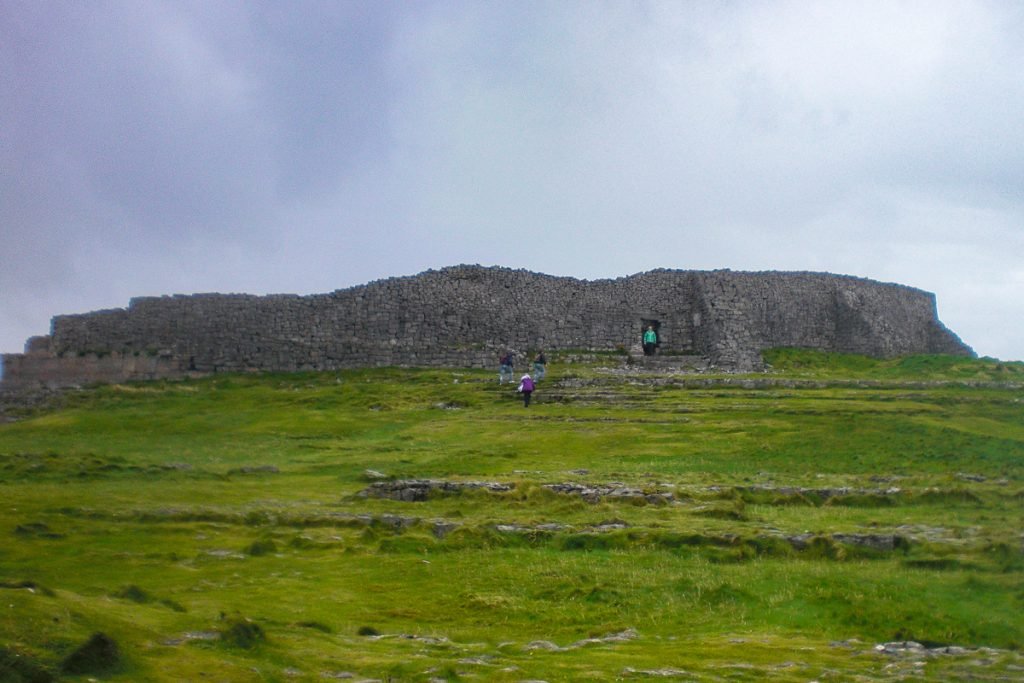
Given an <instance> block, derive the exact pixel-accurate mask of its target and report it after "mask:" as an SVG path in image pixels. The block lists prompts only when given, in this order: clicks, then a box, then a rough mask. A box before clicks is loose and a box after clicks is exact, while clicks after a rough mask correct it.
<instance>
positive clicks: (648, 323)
mask: <svg viewBox="0 0 1024 683" xmlns="http://www.w3.org/2000/svg"><path fill="white" fill-rule="evenodd" d="M648 328H650V329H652V330H654V344H648V343H647V342H645V341H644V335H646V333H647V330H648ZM659 346H661V321H660V320H655V319H654V318H640V347H641V348H642V349H643V350H644V355H645V356H653V355H654V352H655V351H657V349H658V347H659Z"/></svg>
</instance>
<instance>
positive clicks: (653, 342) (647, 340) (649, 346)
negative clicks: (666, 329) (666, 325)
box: [644, 325, 658, 356]
mask: <svg viewBox="0 0 1024 683" xmlns="http://www.w3.org/2000/svg"><path fill="white" fill-rule="evenodd" d="M657 345H658V333H657V332H655V331H654V327H653V326H651V325H648V326H647V331H646V332H644V355H645V356H653V355H654V349H655V347H657Z"/></svg>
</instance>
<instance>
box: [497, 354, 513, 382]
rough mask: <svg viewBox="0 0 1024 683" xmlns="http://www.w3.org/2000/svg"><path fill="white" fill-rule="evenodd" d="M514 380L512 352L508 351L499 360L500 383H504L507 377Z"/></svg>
mask: <svg viewBox="0 0 1024 683" xmlns="http://www.w3.org/2000/svg"><path fill="white" fill-rule="evenodd" d="M506 377H507V378H508V381H509V382H511V381H512V352H511V351H506V352H505V355H503V356H502V357H501V360H500V361H498V384H504V382H505V378H506Z"/></svg>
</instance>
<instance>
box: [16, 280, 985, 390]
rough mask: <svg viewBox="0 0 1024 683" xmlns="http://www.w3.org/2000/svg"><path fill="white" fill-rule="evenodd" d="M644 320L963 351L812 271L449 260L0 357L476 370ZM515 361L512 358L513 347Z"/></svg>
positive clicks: (745, 355) (55, 376) (909, 295)
mask: <svg viewBox="0 0 1024 683" xmlns="http://www.w3.org/2000/svg"><path fill="white" fill-rule="evenodd" d="M645 321H656V322H657V324H658V325H659V329H658V331H659V352H660V353H662V354H673V353H674V354H696V355H702V356H704V357H706V358H707V359H708V360H709V361H710V362H711V363H714V364H716V365H718V366H722V367H727V368H734V369H752V368H757V367H759V365H760V362H761V361H760V352H761V351H762V350H763V349H766V348H771V347H778V346H798V347H807V348H815V349H822V350H830V351H849V352H856V353H864V354H868V355H873V356H880V357H890V356H896V355H903V354H909V353H952V354H961V355H969V354H972V351H971V350H970V348H968V347H966V346H965V345H964V344H963V343H962V342H961V341H960V340H959V338H957V337H956V335H954V334H953V333H952V332H950V331H949V330H947V329H946V328H945V327H944V326H943V325H942V324H941V323H940V322H939V321H938V319H937V315H936V309H935V299H934V296H933V295H932V294H929V293H927V292H923V291H920V290H917V289H912V288H909V287H904V286H901V285H894V284H884V283H879V282H874V281H871V280H865V279H860V278H853V277H847V276H836V275H830V274H822V273H776V272H769V273H741V272H732V271H679V270H655V271H650V272H647V273H641V274H638V275H633V276H630V277H625V278H619V279H615V280H592V281H586V280H577V279H574V278H566V277H553V276H549V275H543V274H538V273H532V272H528V271H525V270H511V269H507V268H484V267H480V266H455V267H451V268H445V269H442V270H438V271H427V272H424V273H421V274H419V275H415V276H410V277H399V278H390V279H386V280H379V281H376V282H371V283H369V284H366V285H361V286H358V287H352V288H350V289H343V290H338V291H335V292H332V293H330V294H317V295H311V296H295V295H272V296H252V295H239V294H197V295H189V296H183V295H175V296H164V297H144V298H136V299H132V300H131V302H130V303H129V306H128V308H126V309H114V310H106V311H96V312H93V313H85V314H80V315H61V316H57V317H55V318H54V319H53V322H52V330H51V335H50V336H49V337H42V338H33V340H30V342H29V344H28V345H27V347H26V353H25V354H8V355H6V356H4V380H3V385H4V387H5V388H17V387H18V386H30V385H38V384H45V385H50V386H57V385H66V384H76V383H81V382H93V381H106V382H117V381H123V380H127V379H153V378H161V377H175V376H183V375H185V374H187V373H190V372H195V373H209V372H234V371H251V370H256V371H264V370H267V371H297V370H330V369H336V368H344V367H361V366H387V365H407V366H450V367H490V366H492V365H494V364H495V362H496V358H497V355H498V353H499V352H500V351H501V350H503V349H505V348H511V349H514V350H516V351H518V352H519V353H520V354H525V353H527V351H528V350H534V349H538V348H544V349H547V350H551V351H557V350H566V349H588V350H608V351H610V350H616V349H633V348H635V347H636V346H637V345H638V344H639V340H640V334H641V330H642V325H643V324H644V323H645ZM520 359H521V360H522V355H520Z"/></svg>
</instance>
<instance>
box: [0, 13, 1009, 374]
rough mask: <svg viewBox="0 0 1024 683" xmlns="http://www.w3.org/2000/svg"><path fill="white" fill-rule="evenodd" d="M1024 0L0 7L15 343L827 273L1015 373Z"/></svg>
mask: <svg viewBox="0 0 1024 683" xmlns="http://www.w3.org/2000/svg"><path fill="white" fill-rule="evenodd" d="M1021 36H1024V3H1021V2H1016V1H1015V0H1002V1H992V2H987V1H985V0H977V1H973V2H947V1H945V0H922V1H921V2H899V1H896V0H884V1H880V2H871V1H865V2H862V1H858V2H848V1H846V0H841V1H837V2H829V1H827V0H825V1H822V0H814V1H811V0H799V1H795V2H786V1H778V2H776V1H771V0H768V1H764V2H760V1H759V2H726V1H718V2H700V1H692V0H685V1H683V0H678V1H676V2H626V1H625V0H620V1H617V2H599V1H594V0H586V1H582V0H581V1H579V2H572V1H570V0H556V1H552V2H531V1H529V0H511V1H508V2H504V1H500V0H499V1H488V2H482V1H476V0H462V1H459V2H450V1H433V0H416V1H415V2H413V1H411V0H410V1H408V2H387V1H382V0H366V1H360V2H341V1H331V2H313V1H309V0H297V1H293V0H278V1H273V2H272V1H270V0H246V1H244V2H241V1H239V2H233V1H229V0H212V1H211V0H197V1H196V2H188V1H169V0H168V1H163V0H124V1H121V2H117V1H104V0H95V1H91V2H73V1H71V0H44V1H41V0H0V351H3V352H20V351H21V350H22V346H23V344H24V342H25V339H26V338H27V337H28V336H30V335H36V334H45V333H47V332H48V330H49V320H50V318H51V317H52V316H53V315H57V314H63V313H80V312H85V311H90V310H96V309H102V308H114V307H123V306H126V305H127V303H128V300H129V298H130V297H132V296H138V295H159V294H173V293H193V292H214V291H219V292H248V293H255V294H264V293H274V292H290V293H297V294H309V293H316V292H329V291H332V290H335V289H339V288H344V287H349V286H352V285H356V284H361V283H364V282H367V281H370V280H374V279H378V278H383V277H389V276H394V275H411V274H415V273H418V272H420V271H423V270H426V269H428V268H440V267H444V266H447V265H455V264H459V263H480V264H484V265H502V266H509V267H513V268H527V269H530V270H534V271H540V272H544V273H549V274H553V275H569V276H575V277H580V278H587V279H594V278H604V277H618V276H622V275H629V274H632V273H637V272H641V271H645V270H650V269H652V268H682V269H714V268H732V269H734V270H814V271H829V272H834V273H843V274H850V275H858V276H863V277H870V278H874V279H878V280H883V281H889V282H900V283H903V284H907V285H911V286H914V287H918V288H921V289H925V290H928V291H931V292H935V293H936V295H937V298H938V307H939V315H940V317H941V319H942V320H943V321H944V322H945V323H946V324H947V325H948V326H949V327H950V328H951V329H953V330H954V331H955V332H957V333H958V334H959V335H960V336H961V337H962V338H963V339H964V341H965V342H967V343H968V344H970V345H971V346H973V347H974V348H975V350H976V351H977V352H978V353H979V354H980V355H989V356H995V357H998V358H1002V359H1005V360H1019V359H1024V125H1022V124H1021V121H1022V120H1024V79H1022V78H1021V72H1022V69H1024V40H1021Z"/></svg>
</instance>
